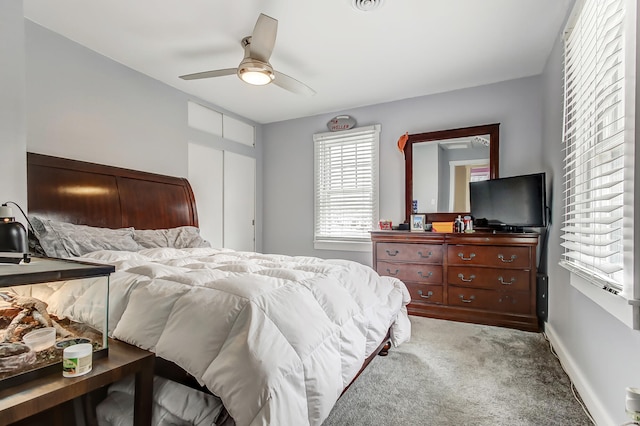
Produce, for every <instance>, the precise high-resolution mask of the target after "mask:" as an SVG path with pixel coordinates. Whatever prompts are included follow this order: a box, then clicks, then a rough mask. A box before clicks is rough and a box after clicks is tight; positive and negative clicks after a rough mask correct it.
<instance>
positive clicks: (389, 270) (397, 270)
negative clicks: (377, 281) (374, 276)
mask: <svg viewBox="0 0 640 426" xmlns="http://www.w3.org/2000/svg"><path fill="white" fill-rule="evenodd" d="M398 272H400V269H396V271H395V272H391V269H389V268H387V274H389V275H398Z"/></svg>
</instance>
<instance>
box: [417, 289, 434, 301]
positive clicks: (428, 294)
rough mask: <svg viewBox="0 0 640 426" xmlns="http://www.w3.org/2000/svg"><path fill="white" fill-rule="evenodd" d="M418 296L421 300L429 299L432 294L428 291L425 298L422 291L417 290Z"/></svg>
mask: <svg viewBox="0 0 640 426" xmlns="http://www.w3.org/2000/svg"><path fill="white" fill-rule="evenodd" d="M418 296H420V297H422V298H423V299H431V296H433V292H432V291H429V292H428V293H427V295H426V296H425V295H424V294H422V290H418Z"/></svg>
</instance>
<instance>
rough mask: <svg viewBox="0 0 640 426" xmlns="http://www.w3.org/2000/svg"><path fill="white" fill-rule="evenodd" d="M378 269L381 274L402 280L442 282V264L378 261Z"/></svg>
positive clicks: (430, 282) (429, 282)
mask: <svg viewBox="0 0 640 426" xmlns="http://www.w3.org/2000/svg"><path fill="white" fill-rule="evenodd" d="M377 271H378V273H379V274H380V275H386V276H388V277H395V278H398V279H399V280H401V281H414V282H419V283H428V284H442V266H441V265H428V264H426V265H422V264H418V263H393V262H380V261H378V264H377Z"/></svg>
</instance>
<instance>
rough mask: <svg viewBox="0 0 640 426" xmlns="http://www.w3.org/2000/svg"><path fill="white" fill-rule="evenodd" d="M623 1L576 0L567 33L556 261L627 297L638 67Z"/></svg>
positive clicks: (630, 273) (630, 292)
mask: <svg viewBox="0 0 640 426" xmlns="http://www.w3.org/2000/svg"><path fill="white" fill-rule="evenodd" d="M627 1H629V0H598V1H593V0H578V2H577V3H576V6H575V9H574V14H573V15H572V18H571V20H570V22H569V26H568V28H567V30H566V32H565V49H564V51H565V56H564V129H563V131H564V135H563V143H564V150H565V152H564V155H565V159H564V188H563V189H564V194H563V197H564V217H563V228H562V239H563V243H562V246H563V247H564V253H563V255H562V260H561V264H562V265H563V266H564V267H566V268H567V269H569V270H570V271H571V272H572V281H573V275H577V276H579V277H580V279H582V280H586V281H588V282H589V283H591V284H595V285H596V286H597V287H599V288H601V289H603V290H606V291H607V292H609V293H611V294H614V295H619V296H623V297H624V300H625V302H626V299H633V294H634V276H633V275H634V274H633V239H634V230H633V203H634V201H633V195H634V194H633V179H634V177H633V172H634V165H633V162H634V158H635V157H634V155H635V154H634V138H635V135H634V130H633V129H634V123H633V120H634V117H635V115H634V104H635V97H634V93H633V90H634V87H635V83H634V82H633V81H630V80H629V77H628V76H633V75H634V74H635V72H630V70H631V69H632V67H633V61H632V60H627V58H633V57H634V56H633V55H631V56H629V55H630V54H631V53H634V51H635V48H636V46H635V23H634V24H633V25H629V23H630V22H631V21H630V20H629V18H631V17H632V16H626V15H625V5H626V4H627ZM632 15H635V13H633V14H632ZM630 33H631V34H630ZM620 299H622V298H620ZM625 322H626V321H625Z"/></svg>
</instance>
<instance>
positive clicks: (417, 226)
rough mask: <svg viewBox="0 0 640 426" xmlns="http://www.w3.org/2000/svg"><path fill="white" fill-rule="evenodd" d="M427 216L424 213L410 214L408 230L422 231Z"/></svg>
mask: <svg viewBox="0 0 640 426" xmlns="http://www.w3.org/2000/svg"><path fill="white" fill-rule="evenodd" d="M426 223H427V216H426V215H424V214H412V215H411V222H409V230H411V231H424V230H425V229H426Z"/></svg>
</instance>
